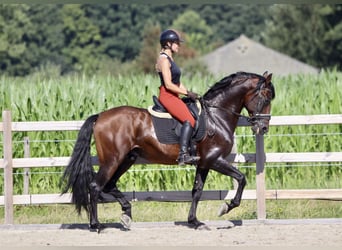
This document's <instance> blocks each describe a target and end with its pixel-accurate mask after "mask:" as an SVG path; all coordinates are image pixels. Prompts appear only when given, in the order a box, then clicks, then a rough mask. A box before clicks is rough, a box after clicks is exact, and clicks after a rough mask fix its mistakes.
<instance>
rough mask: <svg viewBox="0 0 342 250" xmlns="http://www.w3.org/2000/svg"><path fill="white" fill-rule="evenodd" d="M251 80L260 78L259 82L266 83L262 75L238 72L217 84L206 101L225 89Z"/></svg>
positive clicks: (207, 95)
mask: <svg viewBox="0 0 342 250" xmlns="http://www.w3.org/2000/svg"><path fill="white" fill-rule="evenodd" d="M249 78H259V82H264V81H265V78H264V77H263V76H261V75H258V74H254V73H248V72H237V73H234V74H231V75H229V76H226V77H224V78H222V79H221V80H220V81H218V82H216V83H215V84H214V85H213V86H212V87H211V88H210V89H209V90H208V91H207V92H206V93H205V94H204V96H203V98H204V99H206V100H207V99H211V98H212V97H214V96H216V95H217V94H218V93H220V92H222V91H223V89H225V88H229V87H231V86H233V85H235V84H238V83H241V82H242V81H244V80H246V79H249Z"/></svg>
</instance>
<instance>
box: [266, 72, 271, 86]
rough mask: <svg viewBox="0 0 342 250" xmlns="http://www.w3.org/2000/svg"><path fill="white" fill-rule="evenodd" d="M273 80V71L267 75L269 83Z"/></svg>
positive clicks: (267, 82)
mask: <svg viewBox="0 0 342 250" xmlns="http://www.w3.org/2000/svg"><path fill="white" fill-rule="evenodd" d="M271 80H272V73H271V74H269V75H267V77H266V84H269V83H270V82H271Z"/></svg>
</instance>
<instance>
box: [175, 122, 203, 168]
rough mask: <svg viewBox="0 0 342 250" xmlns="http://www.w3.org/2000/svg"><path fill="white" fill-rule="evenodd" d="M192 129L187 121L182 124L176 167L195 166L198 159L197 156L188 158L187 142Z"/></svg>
mask: <svg viewBox="0 0 342 250" xmlns="http://www.w3.org/2000/svg"><path fill="white" fill-rule="evenodd" d="M192 131H193V128H192V127H191V124H190V122H189V121H185V122H184V123H183V126H182V129H181V134H180V139H179V146H180V150H179V156H178V159H177V162H178V165H185V164H195V163H196V162H197V161H198V160H199V158H200V157H198V156H190V155H189V152H188V148H189V141H190V138H191V136H192Z"/></svg>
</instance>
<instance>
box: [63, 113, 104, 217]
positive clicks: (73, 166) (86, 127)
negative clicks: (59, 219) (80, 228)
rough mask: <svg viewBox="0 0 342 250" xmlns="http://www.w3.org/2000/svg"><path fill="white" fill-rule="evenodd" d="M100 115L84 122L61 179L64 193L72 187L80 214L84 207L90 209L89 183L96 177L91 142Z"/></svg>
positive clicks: (73, 196) (74, 201)
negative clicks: (95, 123)
mask: <svg viewBox="0 0 342 250" xmlns="http://www.w3.org/2000/svg"><path fill="white" fill-rule="evenodd" d="M98 117H99V115H98V114H96V115H92V116H90V117H88V119H87V120H86V121H85V122H84V123H83V125H82V127H81V129H80V131H79V133H78V137H77V141H76V144H75V147H74V151H73V153H72V156H71V159H70V162H69V164H68V166H67V167H66V169H65V171H64V174H63V177H62V180H61V184H62V185H63V189H62V194H65V193H67V192H68V191H69V190H70V189H71V192H72V202H73V203H74V204H75V206H76V209H77V212H78V213H79V214H80V213H81V209H82V207H83V208H84V209H85V210H86V211H89V208H88V206H89V198H88V193H89V185H90V183H91V181H92V180H93V177H94V169H93V166H92V161H91V155H90V143H91V137H92V134H93V126H94V122H96V120H97V118H98Z"/></svg>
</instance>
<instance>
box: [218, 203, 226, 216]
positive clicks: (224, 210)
mask: <svg viewBox="0 0 342 250" xmlns="http://www.w3.org/2000/svg"><path fill="white" fill-rule="evenodd" d="M228 209H229V207H228V204H227V203H223V204H222V206H221V208H220V209H219V211H218V213H217V215H218V217H221V216H222V215H224V214H226V213H228Z"/></svg>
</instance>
